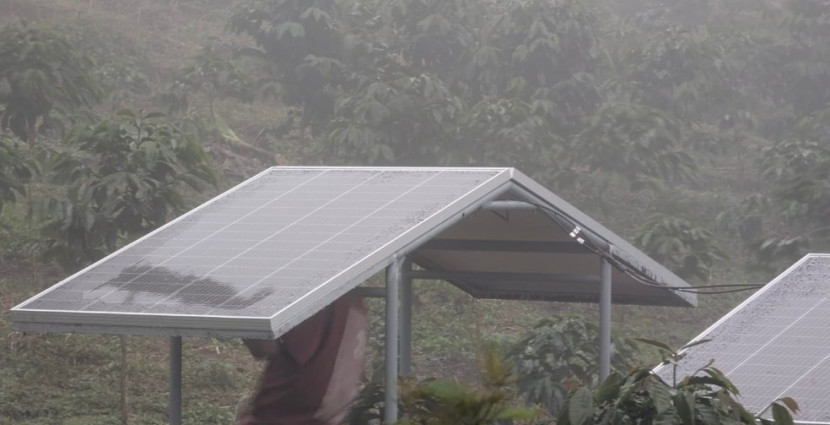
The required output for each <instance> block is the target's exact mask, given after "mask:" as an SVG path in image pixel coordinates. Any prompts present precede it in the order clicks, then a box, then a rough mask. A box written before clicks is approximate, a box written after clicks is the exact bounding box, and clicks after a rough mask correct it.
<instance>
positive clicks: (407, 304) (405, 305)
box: [400, 261, 412, 376]
mask: <svg viewBox="0 0 830 425" xmlns="http://www.w3.org/2000/svg"><path fill="white" fill-rule="evenodd" d="M411 269H412V262H411V261H404V263H403V270H401V275H400V279H401V288H400V290H401V306H400V307H401V323H400V327H401V335H400V374H401V375H404V376H406V375H409V374H410V373H412V277H411V274H410V273H409V272H410V271H411Z"/></svg>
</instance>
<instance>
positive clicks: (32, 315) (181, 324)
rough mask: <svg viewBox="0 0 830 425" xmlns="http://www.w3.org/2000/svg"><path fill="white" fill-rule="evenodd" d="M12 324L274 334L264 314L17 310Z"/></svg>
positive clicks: (40, 327)
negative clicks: (257, 315) (225, 314)
mask: <svg viewBox="0 0 830 425" xmlns="http://www.w3.org/2000/svg"><path fill="white" fill-rule="evenodd" d="M11 314H12V316H13V317H12V322H13V327H15V328H17V329H20V330H22V331H28V330H43V331H56V330H61V331H66V330H67V329H72V330H75V331H81V332H83V331H84V328H94V329H98V330H107V332H104V333H113V334H124V333H128V334H135V333H139V332H130V330H136V329H143V330H146V331H150V332H148V334H169V335H177V334H181V333H182V332H187V333H191V334H192V333H205V332H207V333H210V332H214V333H216V332H222V333H224V334H229V335H237V334H240V333H246V332H247V333H251V334H257V335H262V336H269V337H273V333H272V327H271V323H270V320H269V319H268V318H263V317H238V316H195V315H176V314H147V313H133V312H121V313H109V312H94V313H91V312H79V311H75V312H72V311H45V310H20V309H19V310H17V311H15V312H12V313H11Z"/></svg>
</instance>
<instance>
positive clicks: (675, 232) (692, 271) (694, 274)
mask: <svg viewBox="0 0 830 425" xmlns="http://www.w3.org/2000/svg"><path fill="white" fill-rule="evenodd" d="M634 243H635V244H637V245H639V246H640V247H641V248H642V249H643V250H644V251H645V252H646V254H648V255H649V256H650V257H651V258H653V259H654V260H656V261H657V262H658V263H660V264H662V265H664V266H666V267H667V268H669V269H670V270H672V271H674V272H675V273H677V275H678V276H680V277H682V278H684V279H696V280H698V281H703V282H705V281H708V280H709V279H710V277H711V274H712V266H713V265H714V264H715V263H716V262H717V261H718V260H724V259H726V258H727V256H726V253H725V252H723V250H722V249H721V248H720V247H719V246H718V245H717V244H716V242H715V237H714V235H712V233H711V232H709V231H708V230H706V229H703V228H700V227H697V226H695V225H694V224H692V223H691V222H690V221H688V220H686V219H683V218H678V217H671V216H666V215H664V214H659V213H658V214H654V215H652V216H651V217H649V218H648V220H647V221H646V223H645V224H644V225H643V226H642V227H641V228H640V230H639V231H638V232H637V235H636V236H635V237H634Z"/></svg>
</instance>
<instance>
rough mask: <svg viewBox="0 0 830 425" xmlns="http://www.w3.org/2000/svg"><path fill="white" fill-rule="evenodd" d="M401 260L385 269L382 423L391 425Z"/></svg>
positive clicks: (395, 398)
mask: <svg viewBox="0 0 830 425" xmlns="http://www.w3.org/2000/svg"><path fill="white" fill-rule="evenodd" d="M400 276H401V260H397V259H396V260H395V262H393V263H392V264H391V265H389V267H387V268H386V386H385V388H384V402H383V407H384V415H383V421H384V423H385V424H387V425H391V424H393V423H395V421H397V420H398V314H399V312H398V286H399V284H400Z"/></svg>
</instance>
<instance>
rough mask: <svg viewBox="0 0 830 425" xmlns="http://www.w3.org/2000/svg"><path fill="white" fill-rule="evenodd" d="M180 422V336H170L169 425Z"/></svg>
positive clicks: (179, 423)
mask: <svg viewBox="0 0 830 425" xmlns="http://www.w3.org/2000/svg"><path fill="white" fill-rule="evenodd" d="M181 423H182V337H180V336H171V337H170V425H181Z"/></svg>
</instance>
